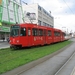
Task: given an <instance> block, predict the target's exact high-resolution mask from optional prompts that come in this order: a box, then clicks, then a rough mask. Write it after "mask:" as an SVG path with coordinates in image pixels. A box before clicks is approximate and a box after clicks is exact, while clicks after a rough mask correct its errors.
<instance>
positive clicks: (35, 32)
mask: <svg viewBox="0 0 75 75" xmlns="http://www.w3.org/2000/svg"><path fill="white" fill-rule="evenodd" d="M32 35H33V36H38V29H36V28H33V29H32Z"/></svg>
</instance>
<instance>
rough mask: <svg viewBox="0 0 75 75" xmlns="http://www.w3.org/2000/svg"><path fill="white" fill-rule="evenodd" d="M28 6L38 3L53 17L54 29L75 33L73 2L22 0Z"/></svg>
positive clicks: (61, 0)
mask: <svg viewBox="0 0 75 75" xmlns="http://www.w3.org/2000/svg"><path fill="white" fill-rule="evenodd" d="M22 1H24V2H26V3H28V4H32V3H38V4H39V5H40V6H41V7H43V8H44V9H45V10H46V11H47V12H49V11H51V15H52V16H53V17H54V27H55V28H59V29H62V30H65V31H68V32H75V0H22Z"/></svg>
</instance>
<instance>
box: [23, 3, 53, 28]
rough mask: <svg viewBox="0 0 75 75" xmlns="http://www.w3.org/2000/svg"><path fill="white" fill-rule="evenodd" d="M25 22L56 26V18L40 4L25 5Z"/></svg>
mask: <svg viewBox="0 0 75 75" xmlns="http://www.w3.org/2000/svg"><path fill="white" fill-rule="evenodd" d="M23 12H24V22H28V23H29V22H32V23H35V24H38V25H42V26H49V27H54V18H53V16H51V13H50V12H49V13H48V12H47V11H46V10H45V9H44V8H42V7H41V6H39V5H38V4H30V5H29V4H28V5H23Z"/></svg>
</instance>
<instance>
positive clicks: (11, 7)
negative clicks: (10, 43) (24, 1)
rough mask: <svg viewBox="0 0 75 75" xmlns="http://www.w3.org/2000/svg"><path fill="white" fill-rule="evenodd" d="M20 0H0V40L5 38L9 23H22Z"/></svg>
mask: <svg viewBox="0 0 75 75" xmlns="http://www.w3.org/2000/svg"><path fill="white" fill-rule="evenodd" d="M22 18H23V12H22V5H21V0H0V40H2V38H3V37H4V38H5V39H7V37H9V33H10V26H11V24H15V23H16V22H17V23H23V20H22Z"/></svg>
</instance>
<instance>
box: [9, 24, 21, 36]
mask: <svg viewBox="0 0 75 75" xmlns="http://www.w3.org/2000/svg"><path fill="white" fill-rule="evenodd" d="M19 29H20V26H19V25H14V26H11V31H10V36H19Z"/></svg>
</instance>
